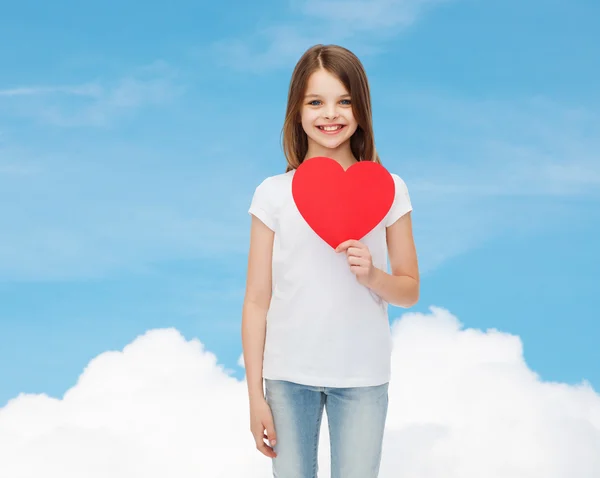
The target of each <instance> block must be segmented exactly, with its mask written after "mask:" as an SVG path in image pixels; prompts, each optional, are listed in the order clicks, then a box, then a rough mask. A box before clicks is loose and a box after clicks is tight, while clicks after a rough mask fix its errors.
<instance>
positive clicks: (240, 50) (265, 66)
mask: <svg viewBox="0 0 600 478" xmlns="http://www.w3.org/2000/svg"><path fill="white" fill-rule="evenodd" d="M446 1H448V0H369V1H367V0H354V1H341V0H325V1H317V0H297V1H296V0H295V1H292V2H290V7H291V8H290V10H291V12H290V13H291V18H293V20H290V21H282V22H280V23H278V24H272V25H270V26H268V27H263V28H261V29H258V30H256V31H255V32H254V33H253V35H251V36H250V37H245V38H226V39H222V40H219V41H217V42H215V43H214V44H213V50H214V53H215V56H216V59H217V62H218V63H219V64H221V65H226V66H229V67H231V68H233V69H237V70H247V71H252V72H254V73H261V72H264V71H265V70H269V69H273V68H279V67H282V66H290V64H293V62H295V61H297V59H298V58H299V56H300V55H301V54H302V53H303V52H304V50H306V49H307V48H308V47H310V46H312V45H313V44H316V43H338V44H339V43H344V44H345V45H347V46H348V47H350V48H351V49H352V50H353V51H354V52H355V53H357V54H358V55H359V56H364V55H367V54H370V53H373V52H377V51H378V50H379V47H378V44H379V42H380V41H382V40H385V39H389V37H390V36H394V35H396V34H397V33H398V32H399V31H401V30H403V29H405V28H407V27H409V26H411V25H412V24H413V23H414V22H415V21H416V20H417V18H418V17H419V16H420V15H421V14H422V13H423V12H424V10H425V9H426V8H428V7H431V6H433V5H435V4H438V3H442V2H446Z"/></svg>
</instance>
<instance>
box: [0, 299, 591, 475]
mask: <svg viewBox="0 0 600 478" xmlns="http://www.w3.org/2000/svg"><path fill="white" fill-rule="evenodd" d="M393 334H394V346H395V349H394V350H395V352H394V357H393V380H392V384H391V387H390V409H389V418H388V423H387V429H386V439H385V445H384V446H385V451H384V457H383V462H382V470H381V474H380V476H381V478H393V477H397V476H403V477H408V478H442V477H443V478H480V477H481V476H485V477H486V478H506V477H507V476H510V477H511V478H538V477H539V478H542V477H543V478H571V477H577V478H592V477H596V476H600V455H598V453H597V450H598V449H600V396H599V395H598V394H596V393H595V392H594V390H593V389H592V388H591V387H590V386H589V385H588V384H585V383H583V384H580V385H567V384H563V383H551V382H544V381H542V380H540V378H539V377H538V376H537V375H536V374H535V373H534V372H532V371H531V370H530V369H529V368H528V367H527V364H526V363H525V362H524V359H523V351H522V346H521V342H520V340H519V339H518V338H517V337H514V336H511V335H508V334H503V333H500V332H498V331H494V330H491V331H487V332H482V331H478V330H464V329H463V328H462V326H461V324H460V323H459V322H458V321H457V320H456V318H455V317H453V316H452V315H451V314H450V313H448V312H447V311H445V310H443V309H438V308H433V309H432V312H431V314H428V315H421V314H406V315H405V316H404V317H403V318H402V319H401V320H400V321H398V322H396V323H395V324H394V326H393ZM324 418H325V420H324V422H323V425H322V438H321V440H322V441H321V443H322V446H321V450H320V468H321V475H320V476H322V477H324V478H326V477H328V476H329V470H328V468H329V458H328V435H327V422H326V416H325V417H324ZM0 450H2V460H0V476H6V477H10V478H32V477H36V476H44V477H60V478H69V477H73V478H75V477H77V478H79V477H81V476H86V477H90V478H95V477H103V478H104V477H106V476H111V478H131V477H132V476H145V477H148V478H153V477H164V476H177V477H178V478H186V477H194V478H195V477H198V476H202V477H210V478H213V477H214V478H217V477H221V478H229V477H236V478H237V477H239V476H244V477H248V478H254V477H255V478H259V477H261V478H262V477H266V476H270V474H269V473H270V471H269V470H270V462H269V460H268V459H267V458H265V457H263V456H262V455H260V454H259V453H258V452H257V451H256V450H255V449H254V444H253V440H252V438H251V436H250V433H249V426H248V405H247V401H246V386H245V383H244V382H240V381H238V380H236V379H234V378H232V377H230V376H229V375H228V373H227V372H226V371H224V370H223V369H222V368H220V367H219V366H218V365H217V359H216V357H215V356H214V355H213V354H211V353H210V352H208V351H206V350H205V349H204V348H203V346H202V344H201V343H200V342H199V341H197V340H190V341H186V340H185V339H184V338H183V337H182V336H181V335H180V334H179V333H178V332H177V331H175V330H172V329H169V330H153V331H150V332H148V333H146V334H144V335H143V336H141V337H138V338H137V339H136V340H135V341H134V342H133V343H131V344H130V345H128V346H127V347H126V348H125V349H124V350H123V351H111V352H106V353H104V354H102V355H100V356H98V357H96V358H95V359H94V360H93V361H92V362H91V363H90V364H89V366H88V367H87V368H86V370H85V371H84V372H83V374H82V375H81V377H80V378H79V380H78V382H77V384H76V385H75V386H74V387H73V388H71V389H70V390H68V391H67V393H66V394H65V396H64V397H63V398H62V399H55V398H50V397H47V396H45V395H20V396H18V397H16V398H14V399H13V400H12V401H10V402H9V403H8V404H7V405H6V406H5V407H4V408H2V409H0Z"/></svg>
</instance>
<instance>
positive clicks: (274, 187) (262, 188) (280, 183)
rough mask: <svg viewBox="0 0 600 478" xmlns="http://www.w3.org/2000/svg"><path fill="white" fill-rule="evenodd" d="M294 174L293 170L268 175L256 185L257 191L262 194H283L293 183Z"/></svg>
mask: <svg viewBox="0 0 600 478" xmlns="http://www.w3.org/2000/svg"><path fill="white" fill-rule="evenodd" d="M292 176H293V171H289V172H287V173H281V174H275V175H272V176H267V177H266V178H264V179H263V180H262V181H261V182H260V183H259V184H258V186H256V191H257V192H260V193H262V194H273V195H277V194H281V193H282V192H284V191H285V188H286V186H289V184H290V183H291V181H292Z"/></svg>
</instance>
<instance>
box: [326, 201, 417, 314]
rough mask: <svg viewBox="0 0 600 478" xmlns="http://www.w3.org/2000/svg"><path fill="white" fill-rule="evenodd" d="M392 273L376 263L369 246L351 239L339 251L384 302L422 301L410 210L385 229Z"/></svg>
mask: <svg viewBox="0 0 600 478" xmlns="http://www.w3.org/2000/svg"><path fill="white" fill-rule="evenodd" d="M386 235H387V244H388V255H389V257H390V267H391V271H392V273H391V274H388V273H387V272H386V271H384V270H381V269H379V268H377V267H374V266H373V262H372V259H371V253H370V252H369V249H368V248H367V247H366V246H365V245H364V244H362V243H361V242H359V241H355V240H348V241H345V242H343V243H342V244H340V245H339V246H338V247H337V249H336V251H338V252H342V251H346V254H347V256H348V263H349V264H350V269H351V270H352V272H353V273H354V274H355V275H356V278H357V279H358V281H359V282H360V283H361V284H363V285H364V286H366V287H368V288H369V289H371V290H372V291H373V292H375V293H376V294H377V295H378V296H379V297H381V298H382V299H383V300H384V301H386V302H388V303H390V304H392V305H395V306H398V307H405V308H408V307H412V306H413V305H415V304H416V303H417V301H418V300H419V266H418V263H417V253H416V250H415V244H414V240H413V233H412V220H411V213H410V212H409V213H406V214H404V215H403V216H402V217H400V219H398V220H397V221H396V222H395V223H394V224H392V225H391V226H389V227H388V228H387V229H386Z"/></svg>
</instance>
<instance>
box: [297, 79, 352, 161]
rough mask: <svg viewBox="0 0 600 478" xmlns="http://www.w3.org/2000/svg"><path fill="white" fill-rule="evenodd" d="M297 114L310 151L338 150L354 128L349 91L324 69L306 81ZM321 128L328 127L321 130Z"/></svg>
mask: <svg viewBox="0 0 600 478" xmlns="http://www.w3.org/2000/svg"><path fill="white" fill-rule="evenodd" d="M300 114H301V118H302V127H303V128H304V131H305V132H306V134H307V135H308V145H309V150H310V149H314V147H315V146H319V147H321V148H325V149H337V148H339V146H341V145H343V144H344V143H346V142H347V141H348V140H349V139H350V137H351V136H352V135H353V134H354V132H355V131H356V128H357V123H356V120H355V119H354V114H353V113H352V103H351V101H350V95H349V94H348V91H347V90H346V88H345V87H344V85H343V84H342V82H341V81H339V80H338V79H337V78H336V77H335V76H333V75H332V74H331V73H329V72H328V71H325V70H323V69H320V70H317V71H315V72H314V73H313V74H312V75H311V76H310V78H309V79H308V85H307V88H306V95H305V96H304V100H303V103H302V109H301V110H300ZM324 126H330V127H329V128H327V129H324V128H323V127H324Z"/></svg>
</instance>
